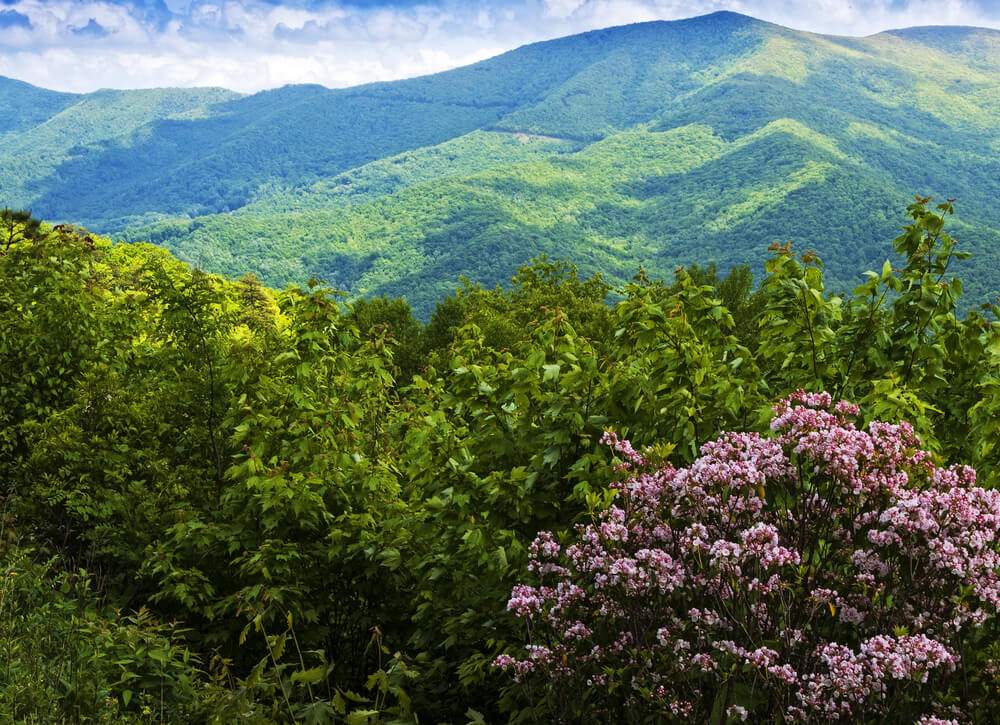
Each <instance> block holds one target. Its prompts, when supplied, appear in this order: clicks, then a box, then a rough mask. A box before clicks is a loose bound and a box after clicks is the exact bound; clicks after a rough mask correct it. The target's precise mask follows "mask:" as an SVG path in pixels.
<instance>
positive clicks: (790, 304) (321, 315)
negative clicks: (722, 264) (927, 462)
mask: <svg viewBox="0 0 1000 725" xmlns="http://www.w3.org/2000/svg"><path fill="white" fill-rule="evenodd" d="M952 211H953V209H952V206H951V202H946V203H943V204H940V205H937V206H933V205H932V204H931V201H930V200H929V199H927V198H918V199H917V200H916V201H915V203H913V204H912V205H911V206H910V207H909V208H908V210H907V220H906V221H907V224H906V226H905V227H904V228H903V230H902V233H901V234H900V235H899V236H898V237H897V239H896V240H895V244H894V247H895V249H894V251H895V253H896V254H897V255H898V256H899V258H900V261H899V262H893V261H892V260H888V261H886V262H885V263H884V264H882V265H881V266H880V267H879V269H880V271H879V272H870V273H868V274H867V275H866V279H865V281H864V282H863V283H862V284H860V285H859V286H857V288H856V289H855V291H854V293H853V294H851V295H846V294H842V293H832V294H831V293H830V292H829V291H828V290H827V283H826V280H825V279H824V271H823V266H822V264H821V263H820V261H819V258H818V256H817V255H816V254H814V253H812V252H808V251H806V252H802V253H798V252H796V251H795V250H794V249H793V247H792V246H791V245H775V247H774V248H773V250H772V252H773V255H772V257H771V259H770V260H769V261H768V262H767V265H766V270H767V273H766V276H765V277H764V278H763V280H762V282H761V285H760V286H759V288H757V289H756V290H755V289H754V288H753V279H752V274H751V272H750V269H749V268H747V267H737V268H734V269H733V270H732V271H731V272H730V273H729V274H728V275H727V276H725V277H723V278H720V276H719V274H718V267H716V266H713V265H712V264H711V263H706V264H704V265H696V266H692V267H691V268H690V269H685V268H679V269H676V271H675V273H674V274H673V275H672V277H671V278H670V280H669V281H668V282H667V281H659V280H655V279H654V280H651V279H650V278H649V276H648V275H647V274H646V273H645V272H640V274H639V275H637V276H636V278H635V279H634V280H633V281H632V282H631V283H629V284H627V285H624V286H622V287H620V288H617V289H616V288H613V287H612V286H611V285H609V283H607V282H606V281H605V279H604V278H603V277H602V276H599V275H593V276H590V277H585V276H583V275H581V274H580V272H579V270H578V269H577V268H576V267H575V266H574V265H572V264H570V263H568V262H566V261H564V260H551V259H548V258H546V257H540V258H538V259H535V260H533V261H532V263H531V264H528V265H523V266H522V267H521V268H520V269H519V270H518V272H517V274H516V276H515V277H514V279H513V280H512V284H511V285H510V287H509V288H506V289H505V288H501V287H498V288H495V289H485V288H483V287H481V286H478V285H473V284H471V283H469V282H464V283H463V284H462V286H461V287H460V288H459V289H458V290H457V291H455V293H454V294H453V295H451V296H449V297H445V298H443V299H442V300H441V302H440V303H439V304H438V307H437V309H436V311H435V313H434V315H433V316H432V317H431V319H430V322H429V323H428V324H427V325H426V326H424V325H422V324H421V323H419V322H418V321H416V320H414V318H413V315H412V313H411V311H410V307H409V306H408V305H407V304H406V303H405V302H403V301H402V300H400V299H398V298H389V297H382V298H376V299H373V300H355V301H353V302H348V301H345V300H344V299H343V297H344V296H343V294H342V293H338V292H336V291H334V290H331V289H329V288H327V287H324V286H323V285H322V284H320V283H318V282H316V281H313V282H311V283H310V284H309V285H307V286H306V287H304V288H298V287H289V288H288V289H286V290H284V291H274V290H271V289H268V288H266V287H264V286H263V285H262V284H261V283H260V282H259V281H258V280H257V279H256V278H254V277H251V276H248V277H244V278H243V279H241V280H239V281H238V282H229V281H225V280H223V279H220V278H218V277H215V276H212V275H208V274H205V273H204V272H201V271H198V270H192V269H190V268H188V267H187V266H185V265H183V264H181V263H179V262H177V261H176V260H174V259H172V258H171V257H170V256H169V255H168V254H167V253H165V252H163V251H162V250H158V249H156V248H153V247H150V246H148V245H126V244H112V243H110V242H108V241H107V240H105V239H101V238H99V237H95V236H92V235H89V234H87V233H86V232H85V231H83V230H80V229H76V228H72V227H68V226H61V227H54V228H52V227H49V226H47V225H44V224H38V225H36V224H35V222H34V221H33V220H31V218H30V217H29V216H28V215H26V214H19V213H14V212H8V213H6V214H5V216H4V219H5V223H6V224H7V232H6V233H7V234H8V235H9V238H12V239H14V240H15V241H14V242H13V243H12V244H11V245H10V246H9V247H8V248H7V249H6V250H4V254H3V255H2V256H0V280H2V282H3V284H2V285H0V399H2V400H3V401H4V405H3V406H2V407H0V416H2V421H0V422H2V426H0V480H2V481H3V482H4V487H3V490H2V492H0V493H2V494H3V495H4V496H5V503H6V506H7V507H8V509H9V511H10V513H11V515H13V516H16V517H17V527H18V528H17V531H18V535H19V536H20V537H22V538H23V542H22V543H20V544H18V547H19V548H15V549H10V552H11V553H9V554H5V555H6V556H8V557H9V561H8V564H5V565H4V566H8V565H9V567H10V568H11V570H14V569H16V570H17V571H18V572H20V573H22V574H24V575H25V576H24V578H19V577H15V579H16V580H17V581H19V582H24V585H25V587H27V588H25V589H23V590H18V591H19V592H20V593H19V594H17V596H18V597H21V598H22V599H19V600H18V602H19V604H18V606H17V607H13V608H9V609H4V610H2V611H0V625H2V626H3V627H5V629H4V632H6V634H4V636H5V637H7V638H8V639H7V641H8V642H10V646H9V647H8V648H7V651H8V653H9V656H8V662H11V663H13V662H14V660H15V659H16V658H20V659H19V660H18V662H19V663H20V664H18V665H17V668H19V669H16V671H15V668H14V666H13V664H12V665H11V668H10V670H9V671H8V673H7V674H6V675H5V677H7V680H5V681H4V682H5V683H9V684H4V687H5V688H7V689H5V690H3V691H2V692H0V697H4V696H7V695H4V694H2V693H5V692H9V693H10V695H9V697H15V696H17V697H19V698H21V699H20V700H19V702H24V703H25V704H24V707H25V708H34V710H30V709H26V710H25V712H29V713H35V712H39V708H40V707H42V703H44V702H47V701H51V702H52V703H57V704H58V708H62V709H56V710H55V711H54V712H56V714H55V715H53V716H52V721H59V718H62V719H64V720H67V719H73V718H76V719H77V720H81V721H85V720H86V719H87V718H92V719H93V718H98V717H101V716H103V714H104V713H109V715H108V717H109V718H110V719H113V718H119V720H123V721H133V722H134V721H137V718H141V717H154V716H155V717H156V718H158V719H163V720H169V719H170V718H175V719H176V720H179V721H196V722H197V721H208V722H218V723H225V722H234V721H240V722H258V723H269V722H289V721H303V722H316V723H321V722H348V723H355V722H358V723H360V722H371V723H375V722H380V723H390V722H411V721H414V720H415V719H416V718H417V717H419V718H420V719H421V720H425V721H431V722H437V721H439V722H463V721H464V720H463V718H468V719H470V720H471V721H487V722H499V721H502V720H503V719H505V718H507V717H509V716H511V710H510V708H513V707H515V703H514V700H513V699H512V697H513V693H512V692H509V691H505V689H504V684H503V681H502V678H499V677H497V676H496V674H495V673H494V672H493V670H492V668H491V667H490V662H491V661H492V659H493V658H494V657H495V656H496V655H497V654H499V653H500V652H502V651H504V649H505V648H506V647H507V646H508V645H509V644H510V643H511V642H514V641H518V640H519V639H520V634H519V632H518V631H517V628H516V624H515V622H513V621H512V618H510V617H508V616H506V615H505V614H504V607H505V602H506V598H507V597H508V595H509V592H510V589H511V586H512V585H513V584H514V583H515V582H516V581H518V580H519V578H520V577H521V576H522V573H523V570H524V567H525V566H526V563H527V560H528V547H529V545H530V542H531V541H532V539H533V538H534V536H535V534H536V532H538V531H539V530H543V529H544V530H552V531H556V532H560V531H561V532H568V531H570V530H571V529H572V528H573V527H574V526H575V525H576V524H579V523H585V522H587V521H589V520H590V517H591V515H592V514H593V513H594V512H595V511H597V510H599V509H600V508H602V507H604V506H606V505H607V503H608V502H609V501H610V497H611V496H612V495H613V494H612V493H611V491H610V490H609V489H608V487H607V484H608V483H609V480H606V479H607V476H608V475H609V473H608V471H609V467H608V466H607V465H606V464H607V462H608V459H607V456H608V452H607V450H606V449H605V448H604V447H603V446H601V445H600V444H599V440H600V438H601V436H602V434H603V432H604V431H605V430H607V429H613V430H615V431H617V432H618V433H619V434H621V435H623V436H628V437H629V438H630V439H631V440H632V441H633V442H634V443H635V444H636V446H643V447H645V446H653V447H654V450H655V451H656V454H657V455H658V456H660V457H662V458H664V459H665V460H668V461H670V462H672V463H674V464H675V465H682V464H685V465H686V464H687V463H689V462H691V461H692V460H693V459H694V458H695V457H696V456H697V455H698V450H699V447H700V446H701V444H703V443H704V442H705V441H708V440H711V439H713V438H715V437H717V436H718V435H719V434H720V433H721V432H722V431H724V430H732V429H750V430H752V429H754V428H755V427H756V426H760V425H763V424H764V422H765V421H766V419H767V416H766V415H762V412H764V413H766V411H767V410H768V408H769V405H770V402H771V401H772V400H774V399H775V398H776V397H779V396H783V395H786V394H787V393H789V392H791V391H794V390H796V389H798V388H806V389H819V388H821V387H822V388H826V389H828V390H831V391H834V393H835V394H836V396H838V397H839V398H852V399H855V400H862V401H864V404H865V407H866V410H867V411H869V414H870V415H873V416H875V417H878V418H881V419H885V420H895V419H899V418H906V419H908V420H910V421H911V422H912V423H913V424H914V426H915V427H916V428H917V430H918V431H919V432H920V434H921V436H922V437H923V440H924V444H925V446H926V447H927V448H929V449H930V450H932V451H933V452H934V455H935V456H937V457H939V458H940V459H941V461H942V462H944V461H950V460H964V461H968V462H970V463H972V464H973V465H975V466H976V468H977V470H978V471H979V475H980V480H981V481H983V482H985V483H987V484H991V485H992V484H995V483H996V481H997V477H998V473H1000V461H998V458H997V451H998V447H997V444H998V442H1000V433H998V429H997V426H996V420H997V419H998V418H1000V325H998V323H997V322H996V321H995V320H996V319H997V317H998V316H1000V315H998V312H1000V310H997V308H991V309H988V310H982V311H981V312H980V311H977V312H972V313H969V314H968V315H967V316H965V317H964V318H959V317H958V315H957V312H958V310H959V309H961V304H962V303H961V299H960V297H959V295H960V294H961V292H962V287H961V283H960V282H959V281H958V280H957V279H955V278H954V277H952V276H951V274H952V270H953V266H954V265H953V263H954V261H955V260H959V259H961V258H962V257H963V255H964V254H965V253H964V252H963V251H960V249H961V248H958V249H956V246H955V241H954V238H953V237H952V236H951V235H950V233H949V232H947V231H945V226H946V221H949V217H950V216H951V214H952ZM949 226H950V225H949ZM4 551H8V550H7V549H4ZM18 557H20V558H18ZM32 562H33V563H32ZM42 562H45V563H44V564H43V563H42ZM81 568H83V569H85V570H86V572H89V573H88V574H83V573H78V572H79V570H80V569H81ZM29 574H30V576H29ZM86 580H89V582H90V584H89V585H87V586H84V584H83V582H84V581H86ZM53 583H54V584H53ZM64 583H65V585H66V589H65V590H64V589H63V585H64ZM4 591H14V590H8V589H6V588H5V589H4ZM12 596H13V595H12ZM22 600H23V601H22ZM11 601H12V600H11ZM109 604H113V605H114V606H116V607H118V608H119V609H120V612H119V613H115V614H111V612H113V611H114V610H112V609H109V608H108V605H109ZM71 611H72V612H74V613H73V614H72V616H70V613H71ZM130 612H131V613H130ZM74 617H75V619H74ZM5 618H6V619H5ZM57 620H58V621H60V622H63V621H64V622H65V623H64V624H60V625H58V626H57V625H55V624H53V623H54V622H56V621H57ZM174 620H177V621H179V622H182V623H183V624H177V625H173V624H166V623H167V622H173V621H174ZM88 623H89V624H88ZM70 625H72V631H70V630H69V629H67V627H69V626H70ZM46 628H48V630H50V631H51V636H50V635H49V634H46V632H47V631H48V630H46ZM19 632H25V633H29V632H30V633H32V634H31V635H30V642H31V643H32V644H31V646H30V647H29V645H28V642H29V640H28V639H24V638H22V637H21V635H20V634H19ZM64 633H65V634H64ZM27 636H28V635H27V634H25V637H27ZM984 637H985V635H984ZM988 645H989V643H988V642H987V641H986V640H985V639H984V641H983V642H982V647H981V648H980V647H979V645H978V644H977V645H976V647H977V648H974V651H970V652H969V653H967V655H963V656H967V657H969V658H980V659H982V661H983V662H984V664H983V665H982V668H981V674H977V675H976V677H977V678H979V679H976V681H975V683H973V685H971V686H975V687H980V686H981V687H991V686H992V685H991V684H990V682H991V680H990V679H989V678H990V675H989V674H988V672H986V669H985V668H986V667H987V666H988V665H987V664H985V663H986V661H987V659H988V657H989V655H988V652H987V649H988ZM32 647H33V648H34V649H32ZM15 655H16V657H15ZM60 662H66V663H67V664H66V665H65V668H66V669H60V667H63V666H62V665H60V664H59V663H60ZM0 664H2V662H0ZM69 668H78V669H77V670H72V671H76V672H88V671H89V669H88V668H90V669H92V670H93V671H94V673H95V674H94V676H93V677H90V678H89V679H87V680H86V681H80V682H77V684H73V683H74V682H76V681H75V680H73V679H72V678H70V679H68V680H66V682H63V679H65V678H64V677H63V678H62V679H60V678H61V677H62V675H61V674H60V673H65V672H70V671H71V669H69ZM19 673H20V674H19ZM22 675H23V677H22ZM31 683H34V684H31ZM38 683H43V684H41V685H39V684H38ZM66 683H69V684H66ZM976 683H979V684H976ZM30 687H36V689H34V690H31V691H30V695H29V694H24V693H28V691H29V690H30ZM38 688H40V689H38ZM126 691H128V692H130V693H131V694H129V695H126V694H125V692H126ZM74 698H75V699H74ZM105 698H109V700H108V701H109V702H113V703H117V704H115V705H114V707H108V706H105V705H104V704H103V703H104V702H105ZM74 708H75V709H74ZM102 708H103V709H102ZM145 708H148V709H149V711H150V713H152V715H142V712H143V710H144V709H145ZM63 713H65V714H63ZM995 714H996V713H992V714H991V713H986V714H985V715H984V718H985V720H984V721H990V718H991V717H992V716H993V715H995ZM32 716H35V715H32ZM25 717H29V716H28V715H25ZM37 717H38V718H42V716H41V715H37ZM130 718H131V720H130ZM185 718H186V719H185ZM477 718H478V720H477Z"/></svg>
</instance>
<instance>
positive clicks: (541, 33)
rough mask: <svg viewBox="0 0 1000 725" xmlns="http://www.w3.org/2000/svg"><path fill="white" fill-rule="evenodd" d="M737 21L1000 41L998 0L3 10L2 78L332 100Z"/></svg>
mask: <svg viewBox="0 0 1000 725" xmlns="http://www.w3.org/2000/svg"><path fill="white" fill-rule="evenodd" d="M717 10H732V11H735V12H740V13H744V14H746V15H752V16H754V17H757V18H760V19H763V20H769V21H771V22H775V23H779V24H781V25H785V26H788V27H792V28H797V29H800V30H809V31H813V32H819V33H828V34H837V35H869V34H872V33H877V32H879V31H882V30H887V29H891V28H901V27H910V26H913V25H976V26H982V27H992V28H1000V0H102V1H96V0H0V75H5V76H9V77H11V78H17V79H19V80H23V81H27V82H29V83H33V84H35V85H38V86H42V87H44V88H51V89H54V90H60V91H73V92H87V91H93V90H96V89H98V88H155V87H164V86H185V87H191V86H221V87H224V88H229V89H232V90H236V91H241V92H245V93H250V92H256V91H259V90H263V89H267V88H276V87H279V86H282V85H285V84H287V83H319V84H321V85H325V86H328V87H331V88H339V87H344V86H352V85H358V84H360V83H367V82H371V81H380V80H395V79H398V78H407V77H412V76H417V75H423V74H426V73H435V72H438V71H442V70H446V69H448V68H455V67H458V66H461V65H467V64H469V63H473V62H475V61H477V60H482V59H483V58H488V57H491V56H494V55H497V54H499V53H502V52H504V51H506V50H510V49H512V48H516V47H518V46H521V45H525V44H527V43H532V42H536V41H539V40H547V39H550V38H557V37H561V36H564V35H571V34H574V33H580V32H584V31H587V30H593V29H595V28H603V27H608V26H612V25H624V24H627V23H635V22H643V21H648V20H677V19H680V18H688V17H693V16H696V15H703V14H705V13H710V12H714V11H717Z"/></svg>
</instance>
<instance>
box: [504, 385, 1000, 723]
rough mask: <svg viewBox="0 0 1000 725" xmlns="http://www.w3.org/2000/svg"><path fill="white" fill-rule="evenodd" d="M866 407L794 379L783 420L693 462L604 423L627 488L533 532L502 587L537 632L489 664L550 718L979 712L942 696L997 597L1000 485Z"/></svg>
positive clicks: (925, 719) (778, 411)
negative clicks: (866, 415) (526, 559)
mask: <svg viewBox="0 0 1000 725" xmlns="http://www.w3.org/2000/svg"><path fill="white" fill-rule="evenodd" d="M858 414H859V409H858V407H857V406H856V405H854V404H852V403H848V402H844V401H840V402H834V400H833V399H832V398H831V396H830V395H829V394H828V393H806V392H803V391H799V392H797V393H794V394H792V395H790V396H789V397H787V398H784V399H781V400H779V401H778V402H777V403H776V404H775V405H774V406H773V418H772V420H771V424H770V428H771V434H770V435H766V436H765V435H760V434H758V433H724V434H722V435H721V436H720V437H718V438H717V439H716V440H714V441H712V442H709V443H707V444H705V445H704V446H703V447H702V449H701V456H700V457H699V458H697V459H696V460H695V461H694V462H693V463H692V464H691V465H689V466H687V467H685V468H680V469H677V468H674V467H672V466H670V465H656V464H654V463H653V462H652V461H650V460H647V454H644V453H642V452H637V451H635V450H634V449H633V448H632V446H631V445H630V443H629V442H628V441H625V440H619V439H618V437H617V436H616V435H615V434H614V433H611V432H609V433H607V434H606V435H605V438H604V440H605V442H606V443H608V444H609V445H611V446H612V447H613V448H614V450H615V451H616V452H617V454H618V455H619V456H620V459H619V460H620V463H619V464H618V468H619V469H620V470H621V471H623V472H625V474H626V477H625V479H624V480H623V481H622V482H620V483H618V484H617V485H616V488H617V498H616V500H615V501H614V503H613V504H612V505H610V506H609V507H607V508H605V509H604V510H602V511H601V512H600V513H599V515H598V516H597V517H596V518H595V520H594V522H593V523H591V524H589V525H580V526H578V527H577V529H576V534H575V536H572V537H570V538H568V539H566V540H564V541H561V540H559V538H557V537H556V536H554V535H553V534H551V533H547V532H542V533H540V534H539V535H538V537H537V538H536V539H535V541H534V543H533V544H532V545H531V548H530V554H531V558H530V563H529V567H528V570H529V572H530V575H531V576H533V577H534V580H533V583H532V584H524V583H522V584H518V585H516V586H515V587H514V589H513V592H512V595H511V597H510V600H509V603H508V609H509V610H510V611H511V612H513V613H514V614H515V615H517V616H518V617H520V618H521V619H522V620H523V621H524V622H525V624H526V625H527V631H528V639H529V644H528V645H527V648H526V650H525V651H522V652H520V653H518V654H517V656H514V655H511V654H503V655H501V656H499V657H498V658H497V659H496V660H495V664H496V665H497V666H498V667H500V668H502V669H503V670H504V671H506V672H507V673H508V675H509V676H510V677H512V678H513V680H514V681H515V682H516V683H519V684H520V686H521V687H522V688H523V689H524V691H525V693H526V694H527V695H528V697H529V698H530V699H531V700H532V702H533V703H534V704H533V708H534V712H535V715H536V716H537V715H538V714H539V713H545V717H546V719H550V720H552V721H557V722H577V721H583V720H581V718H600V719H602V720H603V721H605V722H649V721H668V722H669V721H674V720H686V721H691V722H713V723H723V722H741V721H748V722H780V721H784V722H833V721H846V722H869V721H872V718H878V719H882V718H888V719H889V720H890V721H891V722H920V723H923V724H927V723H945V722H958V720H959V719H962V720H964V717H963V712H962V708H961V707H959V706H958V705H951V704H950V700H949V698H948V696H947V691H948V687H949V682H950V681H952V680H955V679H957V678H961V677H962V676H963V673H962V669H963V666H964V665H965V662H964V660H963V657H962V654H961V653H962V652H963V651H964V650H965V649H966V647H967V645H968V643H969V641H970V640H972V639H974V638H975V637H976V633H977V632H978V631H979V630H980V628H981V627H982V625H983V624H984V623H985V622H986V621H987V620H988V619H990V618H992V617H994V616H995V614H996V611H997V604H998V602H1000V580H998V577H997V568H998V566H1000V557H998V554H997V532H998V528H1000V492H998V491H996V490H985V489H983V488H980V487H977V486H976V474H975V471H974V470H973V469H972V468H969V467H968V466H962V465H957V466H951V467H948V468H943V467H939V466H937V465H935V463H934V462H933V461H932V457H931V455H930V454H929V453H928V452H927V451H925V450H923V449H922V448H921V444H920V441H919V440H918V438H917V437H916V436H915V434H914V432H913V429H912V427H911V426H910V425H909V424H907V423H905V422H901V423H898V424H889V423H884V422H880V421H877V420H876V421H872V422H871V423H869V424H868V426H867V428H866V429H859V428H858V427H856V426H855V424H854V422H853V419H854V418H855V417H856V416H857V415H858ZM564 538H565V537H564ZM956 718H957V719H956Z"/></svg>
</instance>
